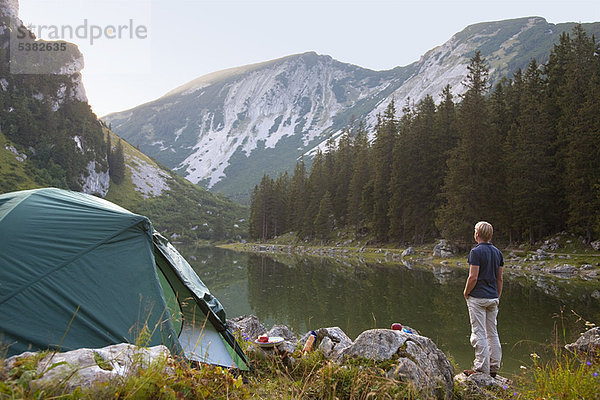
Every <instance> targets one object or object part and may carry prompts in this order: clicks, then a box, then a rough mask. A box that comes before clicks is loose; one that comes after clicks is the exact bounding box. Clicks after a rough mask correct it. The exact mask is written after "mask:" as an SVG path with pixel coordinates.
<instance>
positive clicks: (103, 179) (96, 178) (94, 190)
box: [81, 161, 110, 198]
mask: <svg viewBox="0 0 600 400" xmlns="http://www.w3.org/2000/svg"><path fill="white" fill-rule="evenodd" d="M87 171H88V175H87V176H82V177H81V178H82V180H83V181H84V183H83V188H82V190H81V191H82V192H83V193H87V194H97V195H100V196H101V197H103V198H104V196H106V194H107V193H108V186H109V185H110V176H109V174H108V171H100V172H96V161H90V162H89V164H88V166H87Z"/></svg>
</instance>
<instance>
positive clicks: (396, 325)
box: [392, 323, 402, 331]
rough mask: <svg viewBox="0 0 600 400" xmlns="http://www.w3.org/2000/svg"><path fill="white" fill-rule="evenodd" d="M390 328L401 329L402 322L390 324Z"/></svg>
mask: <svg viewBox="0 0 600 400" xmlns="http://www.w3.org/2000/svg"><path fill="white" fill-rule="evenodd" d="M392 329H393V330H395V331H401V330H402V324H399V323H395V324H392Z"/></svg>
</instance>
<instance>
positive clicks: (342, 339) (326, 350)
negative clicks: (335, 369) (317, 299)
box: [298, 326, 352, 359]
mask: <svg viewBox="0 0 600 400" xmlns="http://www.w3.org/2000/svg"><path fill="white" fill-rule="evenodd" d="M315 333H316V334H317V339H316V340H315V344H314V346H315V347H314V348H319V349H321V350H323V354H324V355H325V357H328V358H334V359H336V358H338V356H339V354H340V353H341V352H342V351H343V350H345V349H346V348H348V347H349V346H351V345H352V340H351V339H350V338H349V337H348V335H346V333H344V331H343V330H342V329H341V328H339V327H337V326H335V327H331V328H320V329H317V330H316V331H315ZM308 335H310V332H307V333H306V334H305V335H304V336H302V338H301V339H300V340H299V342H298V343H299V344H300V346H301V347H303V346H304V344H305V343H306V340H307V339H308ZM324 342H325V343H324ZM330 342H331V343H330Z"/></svg>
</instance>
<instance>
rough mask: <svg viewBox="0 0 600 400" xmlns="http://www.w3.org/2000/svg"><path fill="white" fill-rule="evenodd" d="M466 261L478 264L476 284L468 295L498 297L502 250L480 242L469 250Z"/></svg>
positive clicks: (502, 262) (502, 259) (487, 297)
mask: <svg viewBox="0 0 600 400" xmlns="http://www.w3.org/2000/svg"><path fill="white" fill-rule="evenodd" d="M468 263H469V264H470V265H479V275H478V276H477V284H476V285H475V287H474V288H473V290H472V291H471V293H469V296H473V297H477V298H483V299H495V298H496V297H498V284H497V277H498V268H500V267H503V266H504V258H503V257H502V252H501V251H500V250H498V249H497V248H496V246H494V245H493V244H491V243H486V242H482V243H479V244H478V245H477V246H475V247H474V248H473V249H472V250H471V253H470V254H469V259H468Z"/></svg>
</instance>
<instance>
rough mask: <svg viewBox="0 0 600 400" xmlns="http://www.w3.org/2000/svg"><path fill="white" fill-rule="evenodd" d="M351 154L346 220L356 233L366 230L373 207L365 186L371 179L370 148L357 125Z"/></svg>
mask: <svg viewBox="0 0 600 400" xmlns="http://www.w3.org/2000/svg"><path fill="white" fill-rule="evenodd" d="M352 154H353V158H354V165H353V168H352V175H351V178H350V185H349V188H348V211H347V213H346V215H347V217H346V220H347V221H348V225H349V226H353V227H354V228H355V230H356V231H357V232H359V231H362V230H363V229H365V228H366V225H367V220H368V217H369V216H370V215H371V212H372V210H373V205H372V203H371V201H370V196H369V195H368V194H367V193H368V191H367V185H368V183H369V182H370V181H371V180H372V179H373V173H372V169H371V166H372V162H371V154H370V146H369V140H368V135H367V131H366V130H365V129H364V125H363V124H362V123H361V124H359V128H358V130H357V133H356V136H355V137H354V142H353V148H352Z"/></svg>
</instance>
